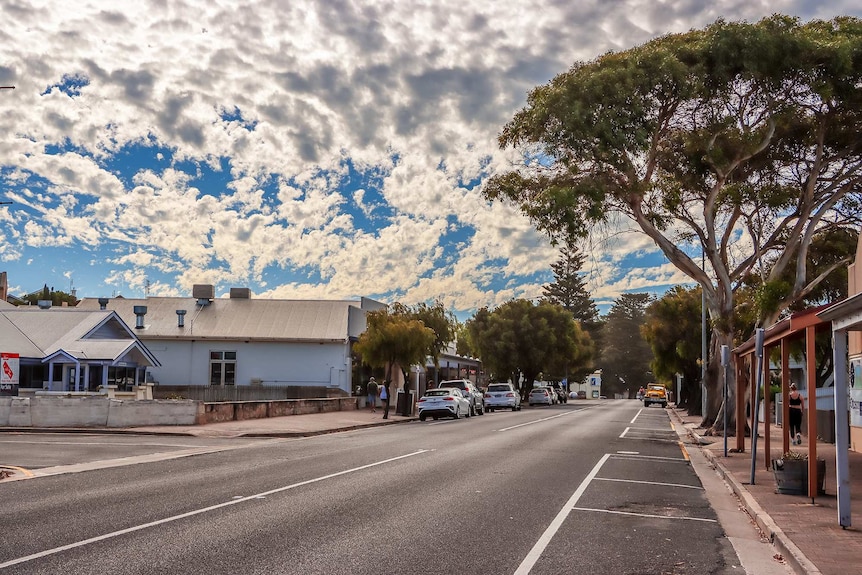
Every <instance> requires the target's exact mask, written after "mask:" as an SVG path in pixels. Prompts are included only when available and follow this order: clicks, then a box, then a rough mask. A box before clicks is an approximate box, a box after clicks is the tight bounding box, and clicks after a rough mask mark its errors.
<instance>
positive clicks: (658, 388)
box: [644, 383, 667, 407]
mask: <svg viewBox="0 0 862 575" xmlns="http://www.w3.org/2000/svg"><path fill="white" fill-rule="evenodd" d="M653 403H658V404H659V405H661V406H662V407H667V388H665V386H663V385H661V384H658V383H650V384H649V385H647V388H646V393H645V394H644V407H649V406H650V405H652V404H653Z"/></svg>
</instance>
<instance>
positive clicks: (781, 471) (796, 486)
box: [772, 451, 826, 495]
mask: <svg viewBox="0 0 862 575" xmlns="http://www.w3.org/2000/svg"><path fill="white" fill-rule="evenodd" d="M772 472H773V473H774V474H775V484H776V485H777V489H776V492H778V493H785V494H789V495H807V494H808V454H807V453H802V452H799V451H788V452H787V453H784V454H782V455H781V457H780V458H779V459H773V460H772ZM825 477H826V460H825V459H821V458H819V457H818V458H817V495H823V494H825V493H826V491H825V490H824V489H823V481H824V479H825Z"/></svg>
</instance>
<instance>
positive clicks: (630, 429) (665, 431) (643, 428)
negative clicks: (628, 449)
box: [620, 427, 674, 439]
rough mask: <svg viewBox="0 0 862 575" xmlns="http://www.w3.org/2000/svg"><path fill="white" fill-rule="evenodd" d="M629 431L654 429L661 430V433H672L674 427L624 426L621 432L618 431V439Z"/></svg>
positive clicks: (622, 437)
mask: <svg viewBox="0 0 862 575" xmlns="http://www.w3.org/2000/svg"><path fill="white" fill-rule="evenodd" d="M629 431H656V432H663V433H673V432H674V429H673V428H670V429H658V428H655V427H626V428H625V429H624V430H623V432H622V433H620V439H624V438H625V436H626V434H627V433H628V432H629Z"/></svg>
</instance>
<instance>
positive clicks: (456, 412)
mask: <svg viewBox="0 0 862 575" xmlns="http://www.w3.org/2000/svg"><path fill="white" fill-rule="evenodd" d="M460 417H461V406H460V405H459V406H458V407H456V408H455V413H454V414H452V419H458V418H460Z"/></svg>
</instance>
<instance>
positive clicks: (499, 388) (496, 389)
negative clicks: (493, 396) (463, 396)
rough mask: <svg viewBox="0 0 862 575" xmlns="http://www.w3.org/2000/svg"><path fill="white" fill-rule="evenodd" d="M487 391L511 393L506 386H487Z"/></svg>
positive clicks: (510, 389) (509, 388)
mask: <svg viewBox="0 0 862 575" xmlns="http://www.w3.org/2000/svg"><path fill="white" fill-rule="evenodd" d="M488 391H512V388H511V387H509V386H508V385H489V386H488Z"/></svg>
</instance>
